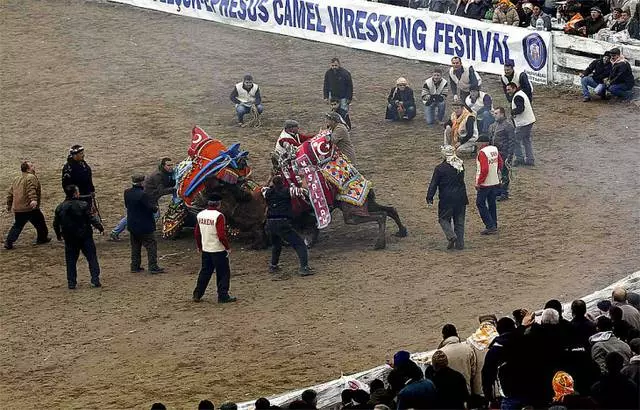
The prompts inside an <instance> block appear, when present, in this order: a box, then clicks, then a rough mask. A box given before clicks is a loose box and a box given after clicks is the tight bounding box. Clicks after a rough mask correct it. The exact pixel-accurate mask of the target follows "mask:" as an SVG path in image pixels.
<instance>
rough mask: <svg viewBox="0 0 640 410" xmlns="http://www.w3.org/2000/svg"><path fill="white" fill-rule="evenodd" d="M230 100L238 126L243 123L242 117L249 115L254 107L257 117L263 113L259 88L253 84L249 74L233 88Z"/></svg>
mask: <svg viewBox="0 0 640 410" xmlns="http://www.w3.org/2000/svg"><path fill="white" fill-rule="evenodd" d="M230 98H231V101H233V103H234V104H235V105H236V115H237V117H238V124H239V125H242V124H243V123H244V116H245V115H246V114H248V113H250V112H251V109H252V108H253V107H254V106H255V108H256V110H257V112H258V115H259V114H262V111H264V106H263V105H262V96H261V95H260V87H259V86H258V84H256V83H254V82H253V77H252V76H251V75H250V74H246V75H245V76H244V78H243V80H242V82H239V83H237V84H236V85H235V86H234V87H233V91H232V92H231V97H230Z"/></svg>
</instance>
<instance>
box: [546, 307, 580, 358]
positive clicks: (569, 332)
mask: <svg viewBox="0 0 640 410" xmlns="http://www.w3.org/2000/svg"><path fill="white" fill-rule="evenodd" d="M544 308H545V309H553V310H555V311H556V312H558V329H559V332H560V334H559V335H558V336H559V338H560V340H561V342H562V344H563V347H567V346H568V345H570V344H571V343H572V342H573V341H574V340H575V339H576V338H575V336H574V331H573V326H571V323H570V322H569V321H568V320H567V319H565V318H564V317H563V316H562V314H563V313H564V312H563V311H562V303H560V301H559V300H557V299H551V300H550V301H548V302H547V303H545V305H544Z"/></svg>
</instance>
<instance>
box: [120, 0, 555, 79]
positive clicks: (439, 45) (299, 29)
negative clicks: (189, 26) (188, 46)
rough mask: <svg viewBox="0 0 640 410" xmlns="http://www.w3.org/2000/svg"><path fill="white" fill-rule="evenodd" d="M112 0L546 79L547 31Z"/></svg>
mask: <svg viewBox="0 0 640 410" xmlns="http://www.w3.org/2000/svg"><path fill="white" fill-rule="evenodd" d="M111 1H114V2H116V3H124V4H130V5H133V6H137V7H143V8H147V9H153V10H158V11H164V12H167V13H172V14H181V15H184V16H189V17H195V18H199V19H204V20H211V21H215V22H218V23H223V24H230V25H233V26H239V27H244V28H248V29H251V30H260V31H267V32H270V33H277V34H284V35H287V36H292V37H298V38H304V39H307V40H313V41H320V42H323V43H330V44H336V45H341V46H345V47H350V48H357V49H362V50H368V51H373V52H376V53H383V54H390V55H394V56H398V57H404V58H409V59H413V60H420V61H429V62H434V63H440V64H446V65H449V64H450V63H451V57H454V56H458V57H460V58H461V59H462V60H463V64H464V65H469V64H471V65H473V66H474V68H475V69H476V70H478V71H481V72H487V73H492V74H502V73H503V65H504V64H505V63H507V62H513V63H515V68H516V70H517V71H524V72H526V73H527V74H528V75H529V78H530V79H531V81H532V82H536V83H543V84H546V83H547V79H548V78H550V77H549V73H550V66H551V64H550V62H551V61H552V60H551V33H548V32H537V31H530V30H527V29H523V28H519V27H512V26H507V25H502V24H493V23H485V22H482V21H476V20H471V19H466V18H463V17H456V16H451V15H447V14H440V13H432V12H428V11H422V10H414V9H410V8H405V7H396V6H389V5H386V4H380V3H373V2H367V1H363V0H348V1H341V0H309V1H304V0H111Z"/></svg>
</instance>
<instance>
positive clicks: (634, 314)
mask: <svg viewBox="0 0 640 410" xmlns="http://www.w3.org/2000/svg"><path fill="white" fill-rule="evenodd" d="M613 306H618V307H619V308H620V309H622V320H624V321H626V322H628V323H629V324H630V325H631V326H633V327H634V328H635V329H636V330H638V331H640V311H638V309H636V308H634V307H633V306H631V305H630V304H628V303H620V302H613Z"/></svg>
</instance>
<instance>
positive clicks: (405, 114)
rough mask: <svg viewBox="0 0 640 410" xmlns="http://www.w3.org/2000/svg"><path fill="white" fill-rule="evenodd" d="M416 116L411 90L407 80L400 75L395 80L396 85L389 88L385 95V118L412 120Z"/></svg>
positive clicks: (414, 101)
mask: <svg viewBox="0 0 640 410" xmlns="http://www.w3.org/2000/svg"><path fill="white" fill-rule="evenodd" d="M415 116H416V100H415V98H414V97H413V90H412V89H411V87H409V84H408V83H407V80H406V79H405V78H404V77H400V78H398V79H397V80H396V86H395V87H393V88H392V89H391V91H390V92H389V96H388V97H387V113H386V114H385V119H386V120H391V121H399V120H412V119H413V117H415Z"/></svg>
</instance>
